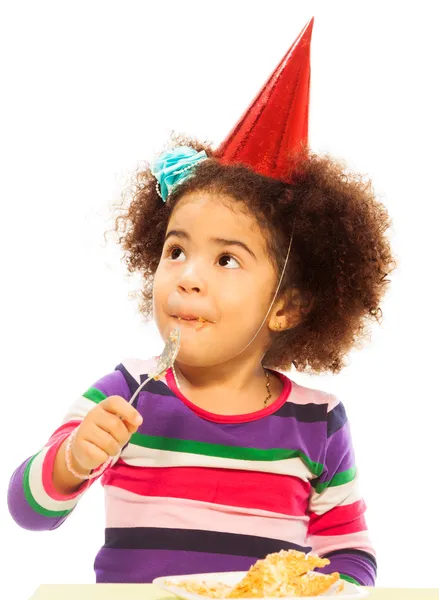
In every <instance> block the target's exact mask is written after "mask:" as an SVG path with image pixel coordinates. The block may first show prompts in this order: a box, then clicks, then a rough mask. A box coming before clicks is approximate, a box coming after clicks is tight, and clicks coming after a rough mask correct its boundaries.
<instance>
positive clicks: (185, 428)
mask: <svg viewBox="0 0 439 600" xmlns="http://www.w3.org/2000/svg"><path fill="white" fill-rule="evenodd" d="M139 396H140V397H139V402H138V405H137V408H138V410H139V412H140V413H141V414H142V416H143V417H144V421H143V423H142V425H141V426H140V428H139V430H138V432H139V433H142V434H144V435H151V436H163V437H168V438H176V439H184V440H192V441H198V442H206V443H210V444H223V445H225V446H239V447H243V448H258V449H264V450H265V449H272V448H273V446H275V447H276V448H282V449H287V450H302V452H304V454H306V456H308V457H309V458H310V459H311V460H312V461H315V462H322V460H323V456H324V451H325V443H326V422H321V421H320V422H316V423H304V422H302V421H297V419H295V418H294V417H291V418H288V417H282V418H281V417H276V416H274V415H270V416H267V417H264V418H262V419H259V420H257V421H250V422H249V423H213V422H211V421H208V420H206V419H203V418H201V417H200V416H198V415H197V414H195V413H194V412H193V411H192V410H191V409H190V408H189V407H188V406H186V405H185V404H184V403H183V402H182V401H181V400H180V399H179V398H176V397H175V396H161V395H159V394H151V393H150V392H145V393H141V394H140V395H139ZM273 440H275V442H273Z"/></svg>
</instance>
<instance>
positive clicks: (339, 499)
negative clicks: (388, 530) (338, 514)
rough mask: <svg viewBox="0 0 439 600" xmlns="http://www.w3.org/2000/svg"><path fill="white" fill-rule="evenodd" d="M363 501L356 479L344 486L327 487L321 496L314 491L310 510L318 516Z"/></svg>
mask: <svg viewBox="0 0 439 600" xmlns="http://www.w3.org/2000/svg"><path fill="white" fill-rule="evenodd" d="M358 500H361V493H360V489H359V486H358V479H357V477H355V478H354V479H353V480H352V481H349V482H348V483H344V484H343V485H336V486H334V487H327V488H326V489H325V490H323V492H322V493H321V494H316V493H315V491H313V493H312V495H311V499H310V502H309V509H310V511H311V512H313V513H316V514H317V515H323V514H324V513H326V512H328V510H331V508H334V507H335V506H346V505H347V504H353V503H354V502H357V501H358Z"/></svg>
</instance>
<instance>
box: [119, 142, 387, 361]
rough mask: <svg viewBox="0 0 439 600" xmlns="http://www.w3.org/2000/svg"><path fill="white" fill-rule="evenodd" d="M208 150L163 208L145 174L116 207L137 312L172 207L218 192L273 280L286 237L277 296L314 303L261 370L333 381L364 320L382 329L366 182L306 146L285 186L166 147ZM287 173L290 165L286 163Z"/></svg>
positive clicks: (381, 276)
mask: <svg viewBox="0 0 439 600" xmlns="http://www.w3.org/2000/svg"><path fill="white" fill-rule="evenodd" d="M175 145H186V146H191V147H192V148H194V149H195V150H197V151H200V150H205V151H206V153H207V155H208V157H209V159H208V160H206V161H204V162H201V163H199V165H198V166H197V167H196V169H194V172H193V174H192V175H191V176H190V177H189V178H188V179H186V180H185V181H184V182H183V183H181V184H180V185H178V186H177V187H176V188H175V189H174V191H173V192H172V194H171V195H170V196H169V198H168V200H167V202H166V203H164V202H163V201H162V199H161V198H160V197H159V195H158V193H157V190H156V179H155V178H154V177H153V175H152V174H151V171H150V170H149V168H148V167H146V168H139V169H138V170H137V171H136V172H135V173H134V174H133V179H132V185H131V186H130V187H129V190H128V191H129V192H130V194H129V196H130V198H129V202H128V206H126V199H127V192H125V193H124V194H123V198H124V200H123V202H122V204H119V205H118V207H117V208H119V209H122V214H119V215H118V216H117V218H116V220H115V225H116V227H115V231H116V233H117V235H118V240H117V243H118V244H121V245H122V248H123V250H124V255H123V260H124V262H125V264H126V265H127V268H128V271H129V272H130V273H133V272H136V271H137V272H140V274H141V275H142V277H143V280H144V282H145V283H144V286H143V287H142V289H141V290H140V311H141V313H142V314H144V315H145V316H146V317H147V318H150V317H151V314H152V288H153V279H154V273H155V271H156V269H157V266H158V264H159V261H160V257H161V253H162V246H163V241H164V237H165V233H166V228H167V224H168V221H169V217H170V215H171V213H172V210H173V208H174V207H175V206H176V203H177V202H178V200H179V199H180V198H181V197H182V196H184V195H185V194H188V193H191V192H193V191H195V190H197V191H208V192H211V193H221V194H226V195H228V196H231V197H233V198H236V200H238V201H240V202H242V203H244V205H245V206H246V207H247V209H248V210H249V211H250V212H251V213H252V214H253V215H254V216H255V218H256V219H257V221H258V223H259V225H260V226H261V228H262V230H263V232H264V233H265V235H266V238H267V242H268V247H269V251H270V255H271V258H272V259H273V262H274V264H275V266H276V267H277V269H278V272H279V274H280V272H281V270H282V268H283V265H284V261H285V257H286V254H287V250H288V245H289V241H290V237H291V235H292V232H293V227H294V234H293V242H292V249H291V255H290V260H289V261H288V266H287V269H286V271H285V275H284V279H283V285H282V288H281V292H287V291H288V289H289V288H291V287H292V286H293V285H294V286H296V287H299V289H300V290H301V291H302V292H304V293H306V294H307V295H308V296H310V297H311V298H312V305H311V309H310V310H309V311H307V312H303V315H302V321H301V323H300V324H299V325H298V326H296V327H295V328H293V329H290V330H287V331H283V332H280V333H276V334H275V335H274V337H273V343H272V345H271V347H270V348H269V349H268V351H267V353H266V355H265V358H264V363H265V364H266V365H267V366H271V367H273V368H275V369H279V370H289V369H290V368H291V367H292V365H294V367H295V368H296V369H297V370H298V371H304V372H309V373H325V372H328V371H331V372H333V373H337V372H339V371H340V370H341V369H342V368H343V367H344V366H345V356H346V355H347V353H348V352H349V351H350V350H351V349H352V348H353V347H359V346H360V344H361V342H363V341H364V340H365V339H366V338H368V337H369V323H370V321H378V322H380V321H381V318H382V311H381V309H380V307H379V303H380V301H381V300H382V298H383V296H384V293H385V291H386V288H387V285H388V283H389V280H388V279H387V276H388V275H389V273H390V272H391V271H392V270H393V269H394V268H395V261H394V258H393V256H392V252H391V248H390V244H389V241H388V239H387V237H386V235H385V233H386V231H387V229H388V228H389V227H390V224H391V221H390V218H389V215H388V213H387V210H386V208H385V207H384V206H383V204H382V203H381V202H379V201H378V200H377V198H376V197H375V195H374V192H373V190H372V186H371V183H370V181H364V179H363V177H362V176H361V175H358V174H355V173H352V172H350V171H347V170H346V168H345V165H344V163H343V162H342V161H337V160H335V159H334V158H332V157H331V156H329V155H325V156H318V155H317V154H314V153H312V152H311V151H310V150H309V149H308V148H305V147H303V148H302V149H301V150H300V151H299V152H298V153H297V154H296V155H295V158H294V170H293V167H292V171H291V179H290V183H284V182H280V181H278V180H275V179H271V178H269V177H265V176H262V175H258V174H256V173H255V172H254V171H253V170H251V169H249V168H247V167H245V166H243V165H224V164H221V162H220V161H219V160H218V159H217V158H216V157H215V152H214V151H213V150H212V149H211V147H210V145H209V144H207V143H200V142H198V141H196V140H193V139H190V138H187V137H175V136H174V137H173V139H172V141H171V143H170V144H169V145H168V147H169V146H175ZM291 164H292V165H293V162H292V163H291Z"/></svg>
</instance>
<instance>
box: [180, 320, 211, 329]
mask: <svg viewBox="0 0 439 600" xmlns="http://www.w3.org/2000/svg"><path fill="white" fill-rule="evenodd" d="M177 319H178V321H197V326H196V328H197V329H202V328H203V327H204V325H205V323H207V320H206V319H204V318H203V317H197V318H196V319H185V318H184V317H177Z"/></svg>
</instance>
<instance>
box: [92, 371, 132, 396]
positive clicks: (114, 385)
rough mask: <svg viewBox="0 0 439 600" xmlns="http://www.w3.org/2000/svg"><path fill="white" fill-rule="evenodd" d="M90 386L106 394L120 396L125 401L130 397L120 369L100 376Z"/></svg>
mask: <svg viewBox="0 0 439 600" xmlns="http://www.w3.org/2000/svg"><path fill="white" fill-rule="evenodd" d="M90 387H93V388H96V389H98V390H100V391H101V392H102V393H103V394H105V395H106V396H122V398H125V400H127V401H128V400H129V399H130V398H131V394H130V389H129V387H128V384H127V382H126V380H125V377H124V376H123V375H122V373H121V372H120V371H113V372H112V373H110V374H109V375H105V376H104V377H101V379H98V381H96V383H94V384H93V385H91V386H90Z"/></svg>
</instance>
